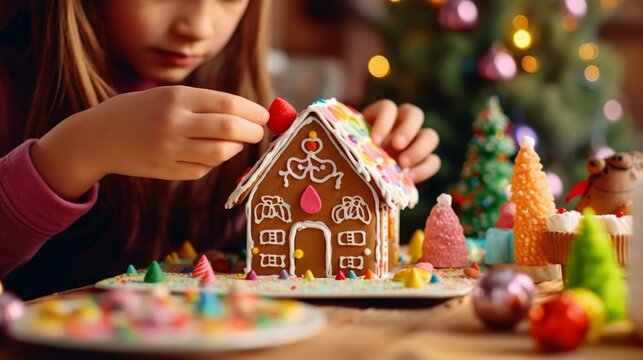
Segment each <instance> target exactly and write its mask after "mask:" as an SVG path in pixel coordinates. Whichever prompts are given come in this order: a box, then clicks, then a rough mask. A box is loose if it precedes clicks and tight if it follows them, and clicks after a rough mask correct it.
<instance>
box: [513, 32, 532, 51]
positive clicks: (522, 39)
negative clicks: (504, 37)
mask: <svg viewBox="0 0 643 360" xmlns="http://www.w3.org/2000/svg"><path fill="white" fill-rule="evenodd" d="M513 40H514V44H516V46H517V47H518V48H519V49H527V48H529V47H530V46H531V35H530V34H529V32H528V31H527V30H518V31H516V32H515V33H514V38H513Z"/></svg>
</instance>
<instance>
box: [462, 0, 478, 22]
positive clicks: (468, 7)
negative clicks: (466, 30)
mask: <svg viewBox="0 0 643 360" xmlns="http://www.w3.org/2000/svg"><path fill="white" fill-rule="evenodd" d="M457 12H458V16H460V19H462V21H464V22H465V23H472V24H473V23H475V22H476V20H477V19H478V8H477V7H476V4H474V3H473V2H472V1H469V0H464V1H462V2H461V3H460V4H458V8H457Z"/></svg>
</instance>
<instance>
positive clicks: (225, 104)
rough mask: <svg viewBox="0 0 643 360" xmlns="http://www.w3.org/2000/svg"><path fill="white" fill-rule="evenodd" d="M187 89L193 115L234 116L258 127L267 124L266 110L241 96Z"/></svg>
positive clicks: (208, 90) (207, 90) (267, 115)
mask: <svg viewBox="0 0 643 360" xmlns="http://www.w3.org/2000/svg"><path fill="white" fill-rule="evenodd" d="M189 89H191V90H189V92H190V94H189V99H190V100H189V105H190V110H191V111H192V112H194V113H217V114H228V115H234V116H238V117H241V118H244V119H247V120H250V121H252V122H254V123H256V124H259V125H265V124H266V123H267V122H268V117H269V114H268V110H266V109H265V108H264V107H263V106H261V105H259V104H257V103H254V102H252V101H250V100H248V99H246V98H244V97H242V96H238V95H234V94H229V93H226V92H221V91H216V90H210V89H201V88H189Z"/></svg>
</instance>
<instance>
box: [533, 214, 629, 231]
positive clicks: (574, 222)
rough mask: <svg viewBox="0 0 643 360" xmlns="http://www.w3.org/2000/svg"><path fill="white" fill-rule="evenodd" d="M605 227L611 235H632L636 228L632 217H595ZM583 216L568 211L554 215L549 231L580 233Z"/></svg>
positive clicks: (550, 218)
mask: <svg viewBox="0 0 643 360" xmlns="http://www.w3.org/2000/svg"><path fill="white" fill-rule="evenodd" d="M594 216H595V217H596V218H597V219H598V220H600V221H602V222H603V224H604V225H605V231H606V232H607V233H608V234H610V235H631V234H632V231H633V230H632V229H633V227H634V224H633V220H632V216H630V215H626V216H621V217H617V216H616V215H612V214H610V215H594ZM581 218H582V215H581V214H580V213H579V212H578V211H575V210H572V211H567V212H564V213H562V214H553V215H550V216H548V217H547V218H546V219H545V221H546V222H547V231H551V232H566V233H569V232H578V231H579V230H580V229H579V228H578V226H579V224H580V221H581Z"/></svg>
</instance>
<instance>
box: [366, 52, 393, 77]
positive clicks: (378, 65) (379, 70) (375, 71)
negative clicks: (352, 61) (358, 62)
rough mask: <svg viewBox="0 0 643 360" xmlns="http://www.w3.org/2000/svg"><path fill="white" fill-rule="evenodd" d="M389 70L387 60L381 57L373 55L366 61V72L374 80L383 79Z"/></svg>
mask: <svg viewBox="0 0 643 360" xmlns="http://www.w3.org/2000/svg"><path fill="white" fill-rule="evenodd" d="M390 70H391V66H390V65H389V63H388V59H387V58H385V57H384V56H382V55H375V56H373V57H372V58H371V59H370V60H369V61H368V72H369V73H371V75H373V76H374V77H376V78H382V77H385V76H386V75H388V73H389V71H390Z"/></svg>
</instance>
